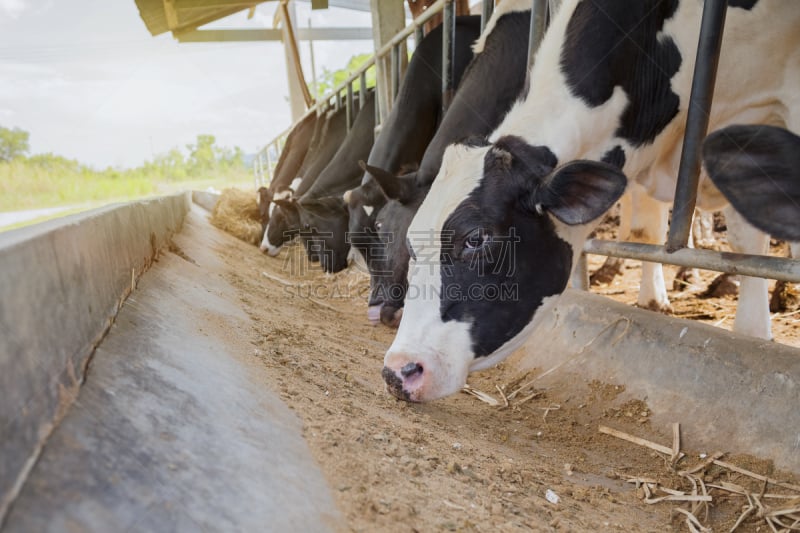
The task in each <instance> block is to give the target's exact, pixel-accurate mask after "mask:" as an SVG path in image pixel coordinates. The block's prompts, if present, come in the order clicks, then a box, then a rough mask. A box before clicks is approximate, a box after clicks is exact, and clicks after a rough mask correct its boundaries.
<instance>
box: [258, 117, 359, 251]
mask: <svg viewBox="0 0 800 533" xmlns="http://www.w3.org/2000/svg"><path fill="white" fill-rule="evenodd" d="M346 135H347V114H346V111H345V109H344V107H341V108H339V109H329V110H323V111H322V113H321V114H320V116H319V118H318V119H317V122H316V126H315V127H314V134H313V135H312V138H311V142H310V145H309V147H308V151H307V152H306V156H305V158H304V159H303V164H302V165H301V166H300V169H299V170H298V171H297V172H298V175H297V180H298V181H297V182H295V183H294V186H293V187H292V188H291V189H292V190H291V192H288V191H284V192H283V193H282V194H280V195H276V196H273V203H272V205H271V206H270V210H271V211H270V213H269V216H270V221H269V223H268V224H267V229H266V231H265V232H264V237H263V238H262V240H261V246H260V247H259V248H260V249H261V251H262V252H266V253H268V254H269V255H271V256H275V255H278V252H280V249H281V246H283V244H284V243H285V242H287V241H288V240H291V238H293V236H292V235H291V232H290V229H289V225H288V224H289V223H290V222H293V221H294V217H291V216H286V214H285V213H280V211H281V208H280V207H277V206H278V203H279V201H281V200H287V199H289V198H295V197H298V196H301V195H302V194H304V193H305V192H306V191H307V190H308V189H309V188H310V187H311V185H313V183H314V181H315V180H316V179H317V177H318V176H319V174H320V172H322V170H323V169H324V168H325V166H326V165H327V164H328V163H329V162H330V160H331V158H332V157H333V156H334V154H336V151H337V150H338V149H339V147H340V146H341V145H342V143H343V142H344V139H345V137H346ZM292 227H295V226H292Z"/></svg>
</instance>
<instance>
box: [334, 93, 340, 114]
mask: <svg viewBox="0 0 800 533" xmlns="http://www.w3.org/2000/svg"><path fill="white" fill-rule="evenodd" d="M333 106H334V107H333V108H334V109H335V110H336V111H338V110H339V109H340V108H341V107H342V91H336V103H335V104H333Z"/></svg>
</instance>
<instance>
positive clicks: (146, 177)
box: [0, 156, 254, 230]
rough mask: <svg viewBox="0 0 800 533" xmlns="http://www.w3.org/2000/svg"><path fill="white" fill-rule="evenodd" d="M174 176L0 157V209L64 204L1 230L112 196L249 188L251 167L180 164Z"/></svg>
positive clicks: (154, 169) (156, 171)
mask: <svg viewBox="0 0 800 533" xmlns="http://www.w3.org/2000/svg"><path fill="white" fill-rule="evenodd" d="M179 175H180V178H175V177H174V176H172V175H170V173H169V172H168V171H166V172H165V170H164V169H163V168H161V167H155V166H152V165H150V166H148V165H145V166H144V167H140V168H136V169H132V170H123V171H119V170H114V169H107V170H104V171H96V170H93V169H90V168H88V167H85V166H83V165H81V164H79V163H78V162H76V161H72V160H67V159H64V158H61V157H58V156H34V157H32V158H18V159H15V160H12V161H10V162H2V161H0V212H4V211H21V210H29V209H40V208H48V207H60V206H69V209H68V210H65V211H61V212H59V213H57V214H54V215H49V216H45V217H40V218H36V219H33V220H29V221H25V222H20V223H15V224H12V225H7V226H3V227H2V228H0V229H1V230H8V229H13V228H16V227H20V226H26V225H30V224H35V223H37V222H41V221H43V220H47V219H50V218H55V217H61V216H65V215H68V214H72V213H76V212H79V211H84V210H87V209H92V208H95V207H99V206H102V205H106V204H109V203H115V202H124V201H130V200H135V199H139V198H145V197H148V196H155V195H164V194H170V193H174V192H178V191H182V190H190V189H200V190H206V189H207V188H209V187H213V188H215V189H219V190H221V189H223V188H226V187H237V188H241V189H243V190H253V188H254V185H253V176H252V173H251V172H250V171H249V170H248V169H246V168H245V167H243V166H241V165H238V166H235V165H233V166H231V165H229V166H226V167H223V168H222V169H213V170H212V169H209V170H206V171H202V172H200V171H198V172H191V170H189V171H187V169H181V172H180V173H179Z"/></svg>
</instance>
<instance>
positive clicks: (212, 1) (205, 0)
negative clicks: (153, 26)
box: [165, 0, 263, 9]
mask: <svg viewBox="0 0 800 533" xmlns="http://www.w3.org/2000/svg"><path fill="white" fill-rule="evenodd" d="M165 1H166V0H165ZM170 1H171V2H173V3H174V4H175V8H176V9H219V8H226V7H240V8H241V9H245V8H248V7H251V6H255V5H256V4H259V3H260V2H262V1H263V0H170Z"/></svg>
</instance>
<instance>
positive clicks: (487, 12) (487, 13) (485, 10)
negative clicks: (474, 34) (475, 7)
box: [481, 0, 494, 33]
mask: <svg viewBox="0 0 800 533" xmlns="http://www.w3.org/2000/svg"><path fill="white" fill-rule="evenodd" d="M493 12H494V0H483V4H482V5H481V33H483V30H485V29H486V25H487V24H488V23H489V19H490V18H492V13H493Z"/></svg>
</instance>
